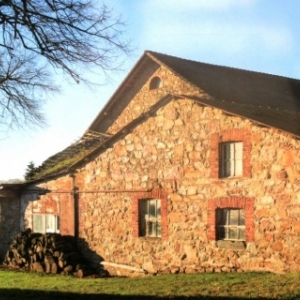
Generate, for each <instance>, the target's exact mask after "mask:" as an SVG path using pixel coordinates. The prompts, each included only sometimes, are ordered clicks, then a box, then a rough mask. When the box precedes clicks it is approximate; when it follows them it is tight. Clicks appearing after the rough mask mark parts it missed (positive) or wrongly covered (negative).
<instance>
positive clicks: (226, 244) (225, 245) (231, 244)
mask: <svg viewBox="0 0 300 300" xmlns="http://www.w3.org/2000/svg"><path fill="white" fill-rule="evenodd" d="M216 244H217V246H218V248H222V249H233V250H245V249H246V242H245V241H227V240H219V241H216Z"/></svg>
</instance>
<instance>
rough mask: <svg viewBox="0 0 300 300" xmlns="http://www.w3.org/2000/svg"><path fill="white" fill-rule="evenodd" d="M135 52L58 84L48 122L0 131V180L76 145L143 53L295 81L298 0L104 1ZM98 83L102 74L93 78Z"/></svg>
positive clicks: (299, 67)
mask: <svg viewBox="0 0 300 300" xmlns="http://www.w3.org/2000/svg"><path fill="white" fill-rule="evenodd" d="M106 3H107V5H108V6H110V7H112V8H113V9H114V10H115V11H116V12H118V13H120V14H122V16H123V19H124V20H125V21H126V23H127V26H126V29H127V33H126V38H128V39H130V40H131V41H132V46H133V48H134V49H135V50H134V52H133V54H132V55H131V56H130V57H129V58H128V59H127V60H126V63H125V64H124V66H123V68H124V71H123V72H120V73H118V74H115V75H112V76H111V80H110V81H109V82H108V83H106V84H105V85H102V86H101V87H99V88H97V89H96V90H95V91H90V90H88V89H87V88H86V87H84V86H81V85H80V84H79V85H75V84H74V85H71V84H70V83H68V82H62V84H63V92H62V94H60V95H57V96H55V97H53V98H51V99H49V100H48V102H47V104H46V105H45V107H44V112H45V116H46V118H47V123H48V125H47V126H45V127H43V128H35V129H28V128H27V129H25V130H20V131H8V132H6V131H1V128H0V180H8V179H16V178H19V179H22V178H23V175H24V172H25V169H26V166H27V165H28V163H29V162H30V161H34V162H35V164H36V165H39V164H41V163H42V162H43V161H44V160H45V159H47V158H48V157H49V156H51V155H53V154H55V153H56V152H58V151H61V150H63V149H64V148H65V147H67V146H69V145H70V144H71V143H73V142H75V141H76V140H77V139H78V138H79V137H80V136H81V135H82V134H83V133H84V131H85V130H86V129H87V128H88V126H89V125H90V124H91V123H92V121H93V120H94V118H95V117H96V115H97V114H98V112H99V111H100V110H101V109H102V107H103V106H104V105H105V103H106V102H107V101H108V100H109V98H110V96H111V95H112V94H113V92H114V91H115V90H116V89H117V88H118V86H119V85H120V83H121V82H122V80H123V79H124V77H125V76H126V74H127V73H128V72H129V71H130V70H131V68H132V67H133V65H134V64H135V63H136V61H137V60H138V59H139V57H140V56H141V55H142V54H143V52H144V51H145V50H152V51H157V52H162V53H166V54H170V55H174V56H179V57H182V58H187V59H192V60H196V61H201V62H206V63H212V64H216V65H224V66H230V67H235V68H241V69H246V70H253V71H259V72H264V73H270V74H275V75H280V76H286V77H292V78H297V79H300V55H299V49H300V21H299V12H300V1H299V0H109V1H106ZM94 79H95V80H96V81H97V82H101V83H102V82H104V81H105V80H104V78H101V77H100V78H94Z"/></svg>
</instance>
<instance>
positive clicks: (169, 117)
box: [76, 100, 300, 275]
mask: <svg viewBox="0 0 300 300" xmlns="http://www.w3.org/2000/svg"><path fill="white" fill-rule="evenodd" d="M234 129H240V130H245V131H247V132H250V135H249V138H250V139H251V151H250V166H251V170H250V171H251V172H250V173H249V174H247V176H246V177H242V178H231V179H219V178H216V177H215V176H212V169H211V155H212V151H211V135H212V134H215V133H220V132H222V131H230V130H234ZM299 148H300V143H299V141H298V140H297V139H293V138H292V137H291V136H289V135H288V134H284V133H282V132H276V131H274V130H272V129H270V128H266V127H260V126H258V125H255V124H253V123H251V122H250V121H249V120H245V119H242V118H239V117H233V116H228V115H225V114H223V113H222V112H221V111H220V110H218V109H213V108H208V107H202V106H200V105H198V104H197V103H196V102H193V101H190V100H175V101H172V102H170V103H169V104H167V105H166V106H164V107H162V108H160V109H159V110H158V111H157V114H156V115H155V116H153V117H149V118H148V119H147V120H146V121H145V122H144V123H142V124H140V125H139V126H138V127H136V128H135V129H134V130H133V131H132V132H131V133H130V134H128V135H127V136H125V138H124V139H121V140H119V141H118V142H116V143H115V144H114V145H112V148H110V149H107V150H105V151H103V153H101V154H100V155H99V156H98V157H95V158H94V159H93V160H92V161H91V162H90V163H88V164H87V165H86V166H84V167H83V168H82V169H80V170H79V171H78V173H77V175H76V176H77V177H76V182H77V183H76V184H77V186H78V188H79V191H86V192H85V193H84V192H83V193H81V194H80V196H79V216H80V224H79V235H80V237H81V238H82V239H83V240H85V241H86V242H87V243H88V245H89V246H90V248H91V249H92V250H93V251H94V252H95V253H97V254H98V255H99V256H101V257H102V258H103V259H104V260H105V261H107V262H112V263H116V264H121V265H128V266H132V267H135V268H137V269H143V270H146V271H147V272H149V273H166V272H171V273H177V272H185V273H193V272H206V271H214V272H223V271H227V272H231V271H272V272H287V271H299V270H300V267H299V264H298V261H299V259H300V254H299V253H300V225H299V224H300V223H299V220H300V186H299V179H300V178H299V171H300V152H299ZM153 188H154V189H156V188H160V189H161V190H163V191H165V192H166V193H167V200H168V203H167V220H168V237H167V238H166V239H153V238H141V237H140V238H139V237H135V235H134V224H133V221H132V220H133V217H132V216H133V215H134V214H135V213H136V212H135V211H134V205H133V199H134V197H135V195H136V193H138V192H140V191H141V190H145V191H146V190H151V189H153ZM89 191H90V192H89ZM91 191H93V192H91ZM97 191H98V192H97ZM236 197H240V198H247V199H253V202H254V204H253V210H254V211H253V227H254V228H253V229H252V230H253V234H252V235H253V240H250V241H246V243H245V245H244V247H240V245H239V246H236V247H228V245H222V243H218V242H217V241H213V240H211V239H210V238H209V236H208V223H209V221H208V204H209V201H211V200H213V199H219V198H227V199H231V198H236ZM251 201H252V200H251ZM111 271H114V272H116V273H117V274H119V275H121V274H124V271H125V270H124V269H122V268H113V269H111Z"/></svg>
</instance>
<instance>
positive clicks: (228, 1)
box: [151, 0, 257, 11]
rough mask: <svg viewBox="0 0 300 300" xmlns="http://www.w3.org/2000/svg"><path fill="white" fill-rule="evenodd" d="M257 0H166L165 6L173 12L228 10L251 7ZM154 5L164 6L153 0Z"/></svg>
mask: <svg viewBox="0 0 300 300" xmlns="http://www.w3.org/2000/svg"><path fill="white" fill-rule="evenodd" d="M256 2H257V0H185V1H182V0H164V1H163V6H164V7H165V8H167V9H168V8H169V9H170V8H171V9H172V10H181V11H182V10H183V11H185V10H210V11H216V10H228V9H230V8H232V7H238V6H240V7H249V6H252V5H254V4H255V3H256ZM151 4H152V5H155V6H156V5H157V6H158V7H159V6H161V5H162V2H161V0H160V1H158V0H152V1H151Z"/></svg>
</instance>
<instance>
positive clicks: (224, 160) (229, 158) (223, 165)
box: [220, 142, 243, 178]
mask: <svg viewBox="0 0 300 300" xmlns="http://www.w3.org/2000/svg"><path fill="white" fill-rule="evenodd" d="M242 175H243V143H242V142H228V143H221V144H220V177H222V178H224V177H237V176H242Z"/></svg>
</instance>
